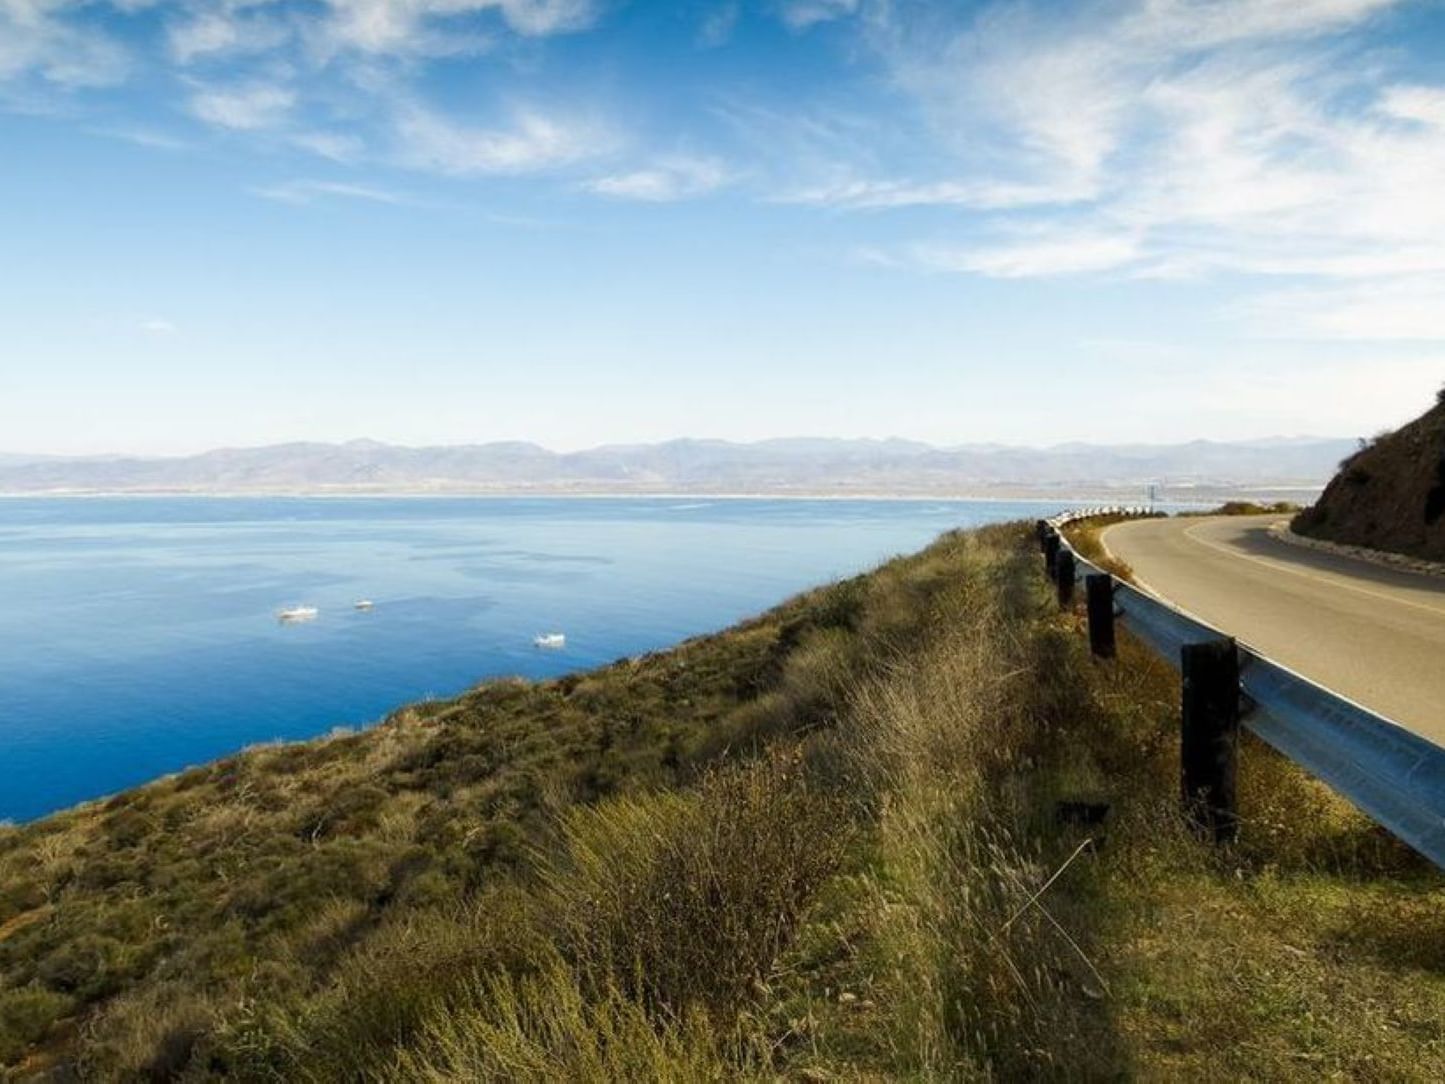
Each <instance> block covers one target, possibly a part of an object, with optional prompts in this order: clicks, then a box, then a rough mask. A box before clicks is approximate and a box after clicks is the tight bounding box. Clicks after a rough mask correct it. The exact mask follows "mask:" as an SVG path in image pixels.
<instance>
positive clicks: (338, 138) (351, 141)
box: [287, 131, 366, 162]
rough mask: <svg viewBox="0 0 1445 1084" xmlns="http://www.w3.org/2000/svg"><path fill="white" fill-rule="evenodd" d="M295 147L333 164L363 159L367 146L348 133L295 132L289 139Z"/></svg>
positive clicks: (358, 138)
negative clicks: (328, 160)
mask: <svg viewBox="0 0 1445 1084" xmlns="http://www.w3.org/2000/svg"><path fill="white" fill-rule="evenodd" d="M287 141H288V142H289V143H290V144H291V145H292V146H293V147H299V148H300V149H301V150H303V151H310V152H311V153H312V154H315V155H319V156H320V157H322V158H329V159H330V160H331V161H333V162H354V161H356V160H357V159H358V158H360V157H361V155H362V153H363V152H364V151H365V149H366V144H365V142H364V141H363V140H362V138H361V137H360V136H356V135H351V134H350V133H347V132H321V131H307V132H293V133H292V134H291V135H290V136H288V137H287Z"/></svg>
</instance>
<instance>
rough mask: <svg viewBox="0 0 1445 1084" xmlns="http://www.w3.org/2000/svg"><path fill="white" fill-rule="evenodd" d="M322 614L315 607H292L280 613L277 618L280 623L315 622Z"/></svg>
mask: <svg viewBox="0 0 1445 1084" xmlns="http://www.w3.org/2000/svg"><path fill="white" fill-rule="evenodd" d="M320 612H321V611H320V610H318V609H317V608H316V607H315V606H292V607H290V608H289V609H285V610H282V611H280V612H279V613H278V614H277V615H276V618H277V620H280V621H314V620H315V619H316V615H317V614H318V613H320Z"/></svg>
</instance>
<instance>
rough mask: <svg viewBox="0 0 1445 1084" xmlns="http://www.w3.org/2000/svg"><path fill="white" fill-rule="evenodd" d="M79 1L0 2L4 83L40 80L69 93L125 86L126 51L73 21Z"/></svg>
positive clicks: (1, 78)
mask: <svg viewBox="0 0 1445 1084" xmlns="http://www.w3.org/2000/svg"><path fill="white" fill-rule="evenodd" d="M79 7H80V5H79V4H77V3H75V2H74V0H0V82H6V81H9V80H15V79H21V78H24V77H26V76H30V75H36V76H39V77H40V78H41V79H43V80H45V81H46V82H48V83H52V84H56V85H58V86H62V87H67V88H78V87H103V86H110V85H113V84H115V83H119V82H121V81H122V80H123V79H124V78H125V76H126V73H127V72H128V70H129V67H130V58H129V56H128V54H127V52H126V50H125V48H124V47H123V46H122V45H121V44H120V43H119V42H117V41H115V40H113V39H112V38H111V37H110V36H109V35H108V34H106V33H105V32H104V31H103V30H101V29H99V28H97V27H94V26H88V25H85V24H84V23H82V22H80V21H79V20H78V19H74V18H72V16H73V15H74V14H75V13H76V11H77V9H78V8H79Z"/></svg>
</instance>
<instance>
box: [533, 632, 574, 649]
mask: <svg viewBox="0 0 1445 1084" xmlns="http://www.w3.org/2000/svg"><path fill="white" fill-rule="evenodd" d="M532 646H533V647H545V648H549V649H550V650H552V651H557V650H560V649H561V648H564V647H566V646H567V637H566V636H564V635H563V634H562V633H560V632H544V633H541V634H540V635H538V636H534V637H532Z"/></svg>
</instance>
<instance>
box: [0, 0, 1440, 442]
mask: <svg viewBox="0 0 1445 1084" xmlns="http://www.w3.org/2000/svg"><path fill="white" fill-rule="evenodd" d="M1442 383H1445V6H1442V3H1440V2H1439V0H1429V2H1414V3H1408V2H1403V0H1400V2H1396V0H1214V2H1203V0H1111V2H1094V0H1074V2H1068V3H1065V2H1054V3H1046V2H1029V0H1003V2H998V0H989V2H983V3H965V2H960V0H955V2H950V3H940V2H925V0H756V2H751V3H749V2H743V0H674V2H668V3H662V2H653V0H631V2H627V0H307V2H296V0H209V2H203V0H0V453H3V452H22V453H36V452H44V453H63V454H92V453H117V452H123V453H141V454H179V453H187V452H194V451H199V450H202V449H205V448H210V447H217V446H234V445H253V444H264V443H272V442H280V441H288V440H347V439H353V438H359V437H369V438H374V439H379V440H384V441H390V442H396V443H404V444H448V443H462V442H481V441H489V440H504V439H506V440H510V439H522V440H533V441H537V442H539V443H542V444H544V445H547V446H549V447H552V448H556V449H563V450H565V449H575V448H581V447H587V446H591V445H595V444H600V443H606V442H633V441H653V440H663V439H668V438H673V437H679V436H693V437H723V438H729V439H737V440H752V439H761V438H767V437H775V436H784V435H801V434H806V435H824V436H848V437H860V436H861V437H888V436H900V437H909V438H915V439H921V440H927V441H932V442H934V443H939V444H955V443H964V442H975V441H1000V442H1006V443H1015V444H1032V445H1042V444H1052V443H1057V442H1062V441H1069V440H1090V441H1098V442H1113V443H1118V442H1126V441H1180V440H1188V439H1194V438H1210V439H1244V438H1256V437H1263V436H1274V435H1300V434H1322V435H1340V436H1357V435H1367V434H1371V433H1374V432H1376V431H1378V430H1380V429H1383V428H1386V427H1389V426H1393V425H1397V424H1399V423H1401V422H1403V421H1405V420H1407V419H1408V418H1409V417H1411V416H1413V415H1414V414H1417V413H1419V412H1420V411H1421V410H1423V409H1424V408H1425V407H1426V406H1427V405H1428V404H1429V403H1430V402H1432V401H1433V396H1434V392H1435V390H1436V389H1437V388H1439V387H1440V386H1441V384H1442Z"/></svg>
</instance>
